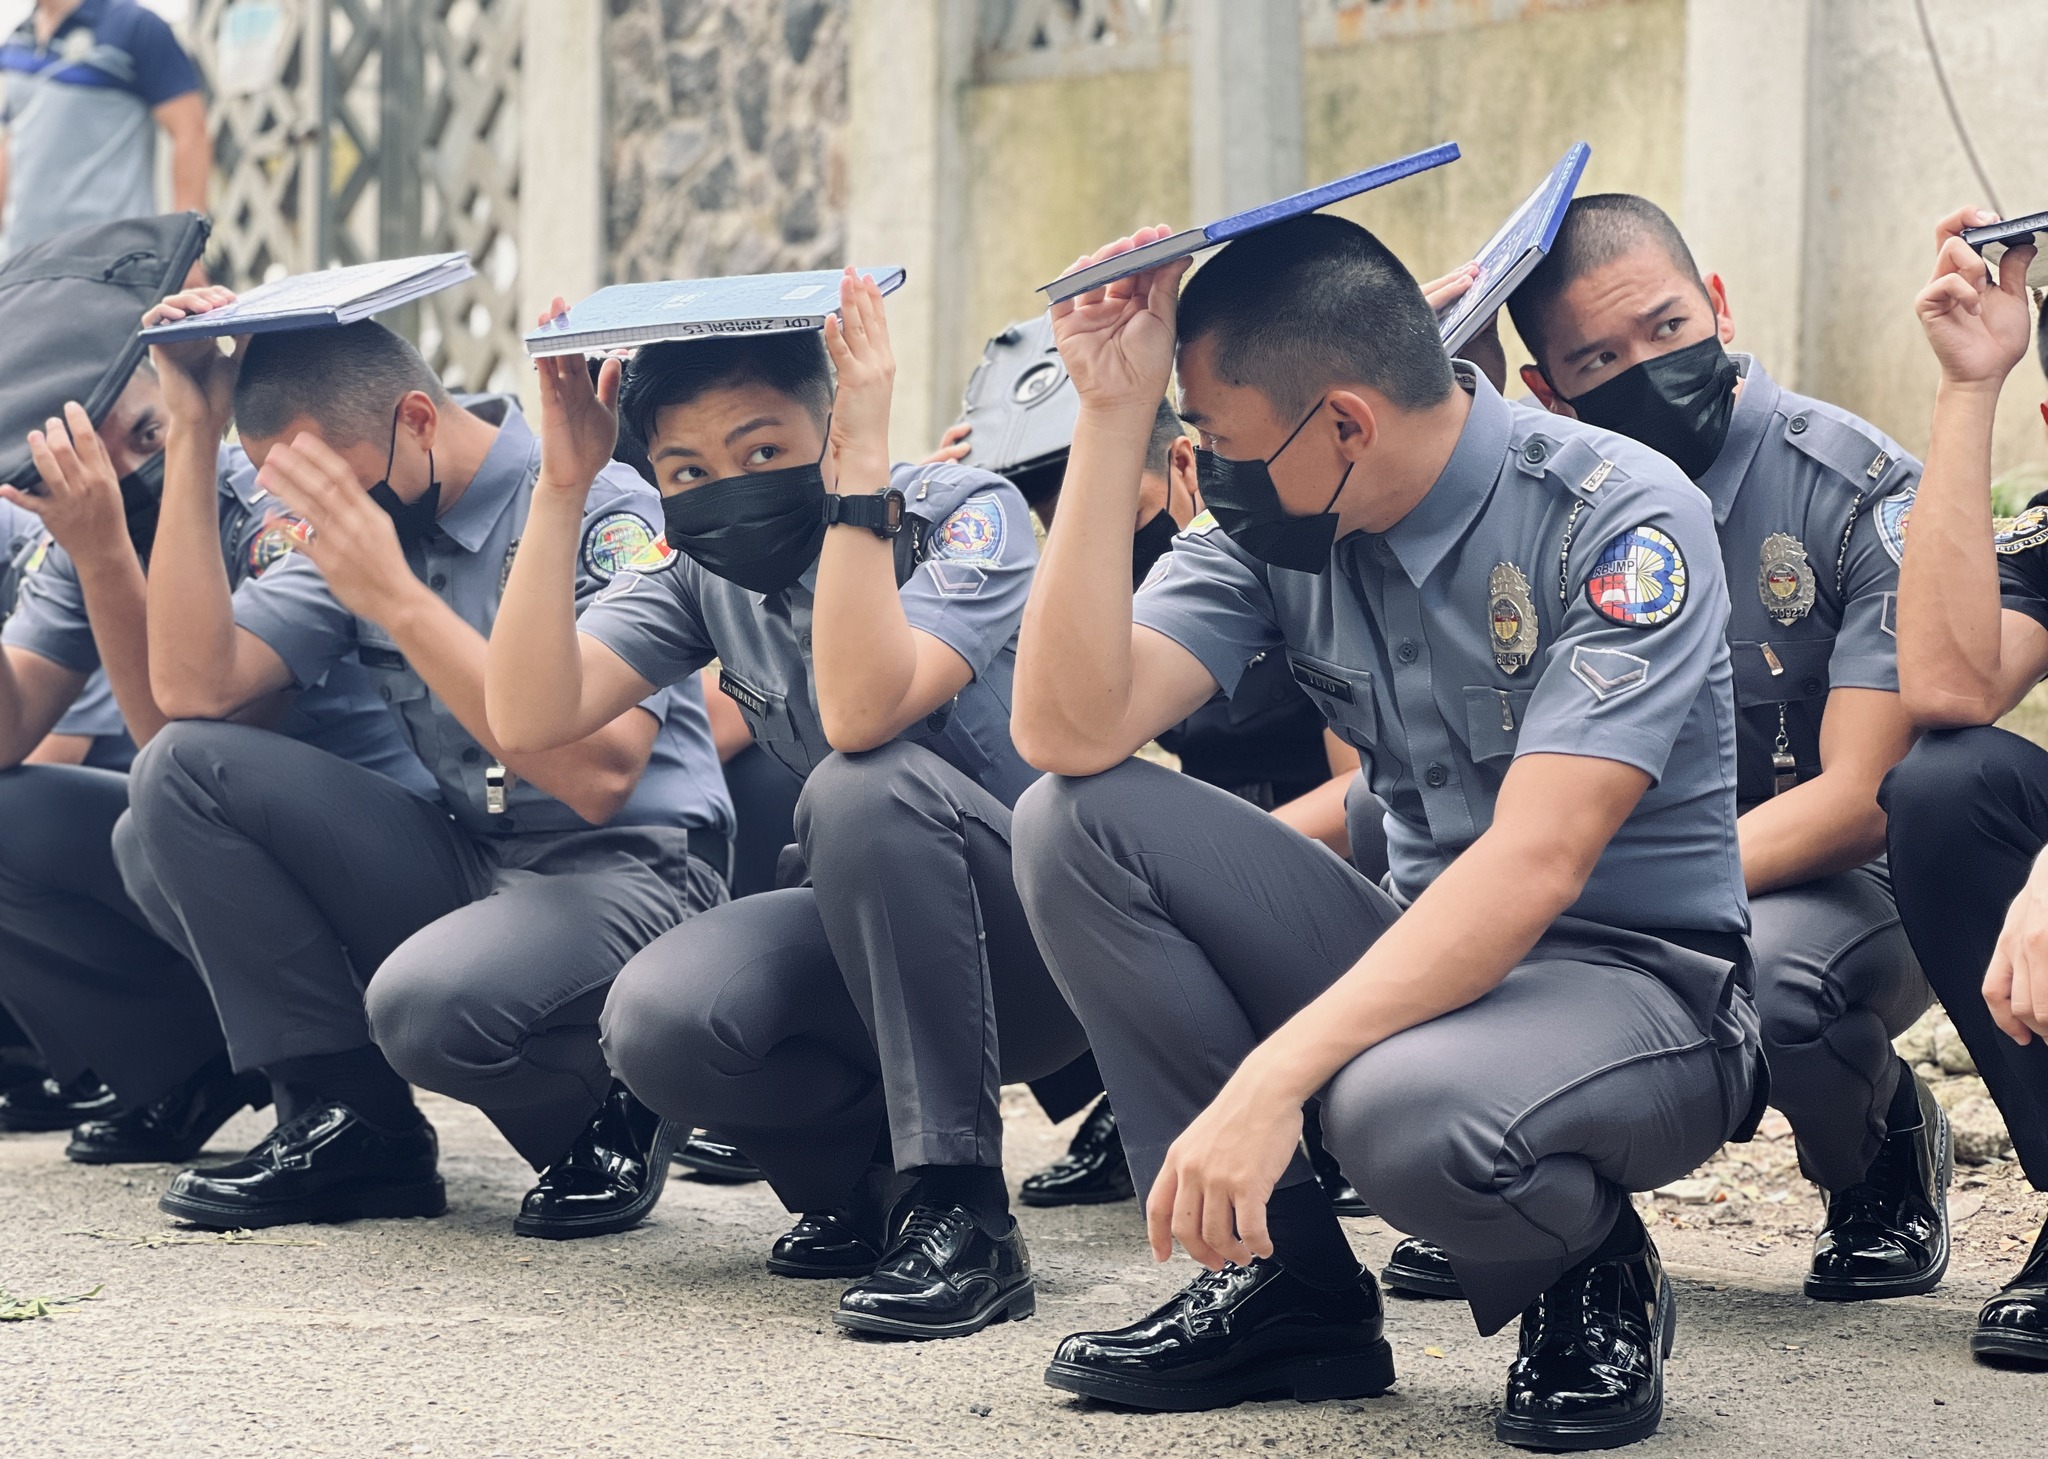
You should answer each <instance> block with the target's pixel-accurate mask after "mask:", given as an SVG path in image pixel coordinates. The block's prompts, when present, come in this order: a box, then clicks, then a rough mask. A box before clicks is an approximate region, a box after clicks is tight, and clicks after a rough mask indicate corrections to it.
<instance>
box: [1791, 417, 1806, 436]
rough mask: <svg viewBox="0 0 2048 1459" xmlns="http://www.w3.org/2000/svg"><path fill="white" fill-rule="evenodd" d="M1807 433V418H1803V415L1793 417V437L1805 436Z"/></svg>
mask: <svg viewBox="0 0 2048 1459" xmlns="http://www.w3.org/2000/svg"><path fill="white" fill-rule="evenodd" d="M1805 431H1806V417H1805V416H1803V415H1795V416H1793V417H1792V434H1793V435H1795V436H1797V435H1803V434H1805Z"/></svg>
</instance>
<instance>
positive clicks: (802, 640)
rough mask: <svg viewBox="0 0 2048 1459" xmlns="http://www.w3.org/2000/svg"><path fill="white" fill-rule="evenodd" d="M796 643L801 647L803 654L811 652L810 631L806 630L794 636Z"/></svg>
mask: <svg viewBox="0 0 2048 1459" xmlns="http://www.w3.org/2000/svg"><path fill="white" fill-rule="evenodd" d="M796 641H797V642H798V643H799V644H800V645H802V647H803V651H804V652H805V653H809V652H810V651H811V631H810V630H809V629H808V628H807V629H805V630H804V631H803V632H802V633H799V634H798V635H797V636H796Z"/></svg>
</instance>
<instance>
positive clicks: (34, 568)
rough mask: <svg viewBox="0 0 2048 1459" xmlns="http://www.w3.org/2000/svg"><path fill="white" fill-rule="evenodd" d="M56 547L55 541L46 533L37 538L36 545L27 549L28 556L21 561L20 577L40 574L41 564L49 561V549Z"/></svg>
mask: <svg viewBox="0 0 2048 1459" xmlns="http://www.w3.org/2000/svg"><path fill="white" fill-rule="evenodd" d="M56 545H57V539H56V538H54V537H52V536H51V535H50V534H49V533H48V532H45V533H43V535H42V536H40V537H38V538H37V539H36V545H35V546H33V547H31V548H30V549H29V551H28V556H27V557H26V558H24V559H22V564H21V575H22V576H23V577H27V576H28V575H29V574H30V573H33V572H41V571H42V570H43V564H44V563H46V562H48V561H49V560H50V549H51V548H52V547H54V546H56Z"/></svg>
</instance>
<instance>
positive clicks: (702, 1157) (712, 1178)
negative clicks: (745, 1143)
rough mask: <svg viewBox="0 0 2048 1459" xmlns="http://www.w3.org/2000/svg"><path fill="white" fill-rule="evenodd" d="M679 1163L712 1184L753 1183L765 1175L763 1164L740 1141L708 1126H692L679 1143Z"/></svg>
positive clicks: (677, 1156)
mask: <svg viewBox="0 0 2048 1459" xmlns="http://www.w3.org/2000/svg"><path fill="white" fill-rule="evenodd" d="M676 1164H678V1165H680V1166H682V1167H683V1168H684V1169H685V1170H687V1171H689V1172H690V1173H691V1174H692V1175H694V1176H695V1177H696V1178H697V1179H698V1180H701V1181H706V1182H708V1183H709V1184H711V1185H750V1184H752V1183H753V1182H754V1181H757V1180H760V1179H762V1175H761V1167H760V1166H758V1165H756V1164H755V1163H754V1162H753V1161H751V1160H749V1159H747V1157H746V1155H745V1154H744V1153H743V1152H742V1151H741V1150H740V1147H739V1146H737V1145H728V1144H727V1143H726V1142H725V1141H723V1140H721V1139H719V1138H718V1137H717V1136H716V1135H714V1134H712V1133H711V1132H710V1131H709V1130H692V1131H690V1138H689V1139H687V1140H685V1141H683V1143H682V1144H680V1145H678V1146H676Z"/></svg>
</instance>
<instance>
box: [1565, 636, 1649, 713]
mask: <svg viewBox="0 0 2048 1459" xmlns="http://www.w3.org/2000/svg"><path fill="white" fill-rule="evenodd" d="M1572 673H1573V674H1575V675H1577V676H1578V679H1579V682H1580V683H1582V684H1584V685H1585V686H1586V687H1587V688H1588V689H1591V690H1592V691H1593V697H1594V698H1595V699H1597V700H1599V701H1600V702H1601V703H1602V704H1605V703H1606V702H1607V701H1608V700H1610V699H1619V698H1620V697H1621V696H1622V695H1624V694H1630V693H1633V692H1634V691H1636V690H1638V689H1640V688H1642V687H1643V685H1645V684H1647V683H1649V682H1650V661H1649V660H1648V659H1646V658H1644V657H1643V656H1642V655H1641V654H1632V653H1624V652H1622V650H1620V649H1618V648H1589V647H1587V646H1586V645H1585V644H1580V645H1579V646H1578V647H1577V648H1575V649H1573V650H1572Z"/></svg>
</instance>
